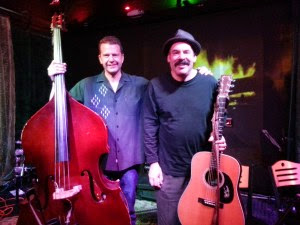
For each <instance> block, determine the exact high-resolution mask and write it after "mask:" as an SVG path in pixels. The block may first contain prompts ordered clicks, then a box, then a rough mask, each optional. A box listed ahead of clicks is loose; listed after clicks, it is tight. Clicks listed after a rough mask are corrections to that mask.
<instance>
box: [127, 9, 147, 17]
mask: <svg viewBox="0 0 300 225" xmlns="http://www.w3.org/2000/svg"><path fill="white" fill-rule="evenodd" d="M126 15H127V16H129V17H134V18H137V17H140V16H142V15H144V10H142V9H133V10H129V11H128V12H127V14H126Z"/></svg>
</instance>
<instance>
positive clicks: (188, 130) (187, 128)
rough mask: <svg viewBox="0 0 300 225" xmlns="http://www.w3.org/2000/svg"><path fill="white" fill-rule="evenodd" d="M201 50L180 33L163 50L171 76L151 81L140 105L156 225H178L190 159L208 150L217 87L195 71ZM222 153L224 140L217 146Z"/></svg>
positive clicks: (167, 75) (207, 77)
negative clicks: (180, 199) (178, 209)
mask: <svg viewBox="0 0 300 225" xmlns="http://www.w3.org/2000/svg"><path fill="white" fill-rule="evenodd" d="M200 50H201V46H200V44H199V42H198V41H196V40H195V39H194V37H193V36H192V35H191V34H190V33H188V32H186V31H184V30H181V29H179V30H178V31H177V32H176V34H175V36H174V37H172V38H170V39H168V40H167V41H166V42H165V44H164V47H163V52H164V54H165V56H166V57H167V62H168V63H169V66H170V70H171V71H170V72H169V73H168V74H165V75H163V76H160V77H156V78H154V79H152V80H151V81H150V83H149V86H148V90H147V93H146V96H145V99H144V142H145V154H146V161H147V163H149V164H150V170H149V174H148V176H149V182H150V184H151V185H152V186H153V187H155V188H156V201H157V207H158V213H157V215H158V224H159V225H176V224H180V222H179V219H178V215H177V205H178V201H179V198H180V196H181V195H182V193H183V191H184V189H185V187H186V185H187V183H188V181H189V177H190V165H191V159H192V157H193V155H194V154H195V153H196V152H198V151H203V150H210V145H209V144H208V139H209V137H210V133H211V118H212V115H213V104H214V100H215V97H216V90H217V81H216V79H215V78H214V77H213V76H205V75H204V74H201V73H200V72H199V71H198V70H196V69H193V66H194V63H195V62H196V59H197V55H198V54H199V53H200ZM218 145H219V149H220V150H221V151H223V150H225V148H226V143H225V140H224V138H222V139H221V141H218Z"/></svg>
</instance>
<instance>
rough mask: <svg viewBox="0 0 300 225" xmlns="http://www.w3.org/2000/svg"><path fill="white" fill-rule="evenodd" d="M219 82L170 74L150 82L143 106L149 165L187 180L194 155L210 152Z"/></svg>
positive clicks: (146, 152) (146, 151)
mask: <svg viewBox="0 0 300 225" xmlns="http://www.w3.org/2000/svg"><path fill="white" fill-rule="evenodd" d="M216 89H217V81H216V79H215V78H214V77H213V76H205V75H200V74H197V75H196V76H195V77H194V78H193V79H192V80H189V81H187V82H178V81H175V80H174V79H173V78H172V77H171V75H170V74H168V75H164V76H161V77H158V78H154V79H152V80H151V81H150V84H149V87H148V90H147V93H146V97H145V102H144V135H145V139H144V140H145V154H146V161H147V163H153V162H159V164H160V166H161V168H162V171H163V173H165V174H168V175H172V176H186V175H188V174H189V172H190V164H191V159H192V157H193V155H194V154H195V153H196V152H198V151H203V150H207V148H208V142H207V140H208V137H209V135H210V132H211V118H212V115H213V103H214V99H215V96H216Z"/></svg>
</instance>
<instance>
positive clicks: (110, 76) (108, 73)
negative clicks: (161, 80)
mask: <svg viewBox="0 0 300 225" xmlns="http://www.w3.org/2000/svg"><path fill="white" fill-rule="evenodd" d="M98 48H99V55H98V59H99V62H100V64H101V65H102V66H103V69H104V70H103V71H102V73H100V74H98V75H95V76H91V77H87V78H85V79H83V80H81V81H79V82H78V83H77V84H76V85H75V86H74V87H73V88H72V89H71V90H70V94H71V96H72V97H73V98H75V99H76V100H77V101H79V102H81V103H82V104H84V105H85V106H87V107H89V108H90V109H91V110H93V111H95V112H96V113H98V114H99V115H100V116H101V117H102V118H103V119H104V120H105V122H106V125H107V128H108V144H109V150H110V151H109V154H108V155H107V158H106V159H105V161H106V163H104V164H105V169H104V173H105V174H106V175H107V176H108V177H109V178H111V179H114V180H116V179H119V180H120V186H121V189H122V191H123V193H124V195H125V198H126V200H127V203H128V208H129V213H130V217H131V224H135V223H136V215H135V211H134V203H135V197H136V186H137V182H138V167H139V165H141V164H143V163H144V152H143V146H142V122H141V108H142V102H143V96H144V93H145V90H146V87H147V84H148V80H146V79H145V78H143V77H140V76H134V75H129V74H127V73H125V72H123V71H122V69H121V68H122V64H123V62H124V53H123V48H122V45H121V42H120V40H119V39H118V38H116V37H114V36H106V37H104V38H102V39H101V40H100V41H99V45H98ZM65 72H66V64H65V63H55V62H52V63H51V64H50V66H49V67H48V75H49V76H50V77H51V76H53V75H55V74H64V73H65Z"/></svg>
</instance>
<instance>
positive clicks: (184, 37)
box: [163, 29, 201, 56]
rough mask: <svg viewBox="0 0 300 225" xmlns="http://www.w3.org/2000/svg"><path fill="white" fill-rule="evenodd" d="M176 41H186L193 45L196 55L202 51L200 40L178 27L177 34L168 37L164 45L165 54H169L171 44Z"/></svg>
mask: <svg viewBox="0 0 300 225" xmlns="http://www.w3.org/2000/svg"><path fill="white" fill-rule="evenodd" d="M176 42H186V43H188V44H189V45H191V47H192V49H193V50H194V53H195V55H198V54H199V53H200V50H201V45H200V43H199V42H198V41H196V40H195V38H194V37H193V35H191V34H190V33H188V32H186V31H184V30H181V29H178V30H177V32H176V34H175V36H174V37H171V38H170V39H168V40H167V41H166V42H165V44H164V45H163V52H164V55H165V56H167V55H168V53H169V50H170V48H171V46H172V45H173V44H174V43H176Z"/></svg>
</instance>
